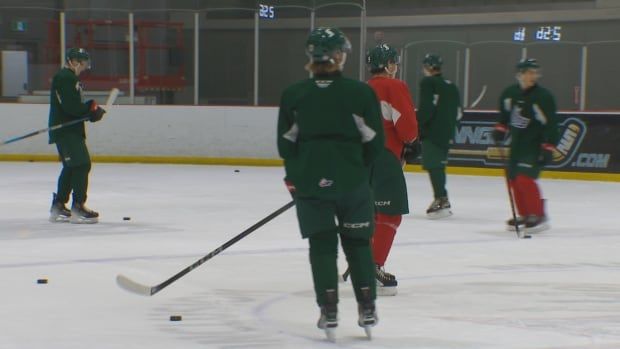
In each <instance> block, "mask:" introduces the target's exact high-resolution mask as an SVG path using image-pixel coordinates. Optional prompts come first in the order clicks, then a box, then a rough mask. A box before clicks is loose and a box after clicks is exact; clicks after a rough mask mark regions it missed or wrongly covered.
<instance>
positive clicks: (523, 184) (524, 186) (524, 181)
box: [510, 175, 545, 217]
mask: <svg viewBox="0 0 620 349" xmlns="http://www.w3.org/2000/svg"><path fill="white" fill-rule="evenodd" d="M510 186H511V187H512V191H513V194H514V197H515V204H516V205H517V210H518V211H519V215H520V216H528V215H536V216H539V217H542V216H544V215H545V212H544V208H543V201H542V198H541V196H540V190H539V189H538V184H536V180H535V179H534V178H530V177H527V176H524V175H517V176H516V177H515V178H514V179H513V180H511V181H510Z"/></svg>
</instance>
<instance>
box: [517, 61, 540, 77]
mask: <svg viewBox="0 0 620 349" xmlns="http://www.w3.org/2000/svg"><path fill="white" fill-rule="evenodd" d="M529 69H540V64H538V61H537V60H536V59H534V58H524V59H522V60H520V61H519V63H517V71H518V72H521V73H522V72H525V71H526V70H529Z"/></svg>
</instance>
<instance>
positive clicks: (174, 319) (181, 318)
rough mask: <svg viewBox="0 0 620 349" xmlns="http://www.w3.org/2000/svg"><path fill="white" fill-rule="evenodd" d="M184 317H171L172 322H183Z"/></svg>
mask: <svg viewBox="0 0 620 349" xmlns="http://www.w3.org/2000/svg"><path fill="white" fill-rule="evenodd" d="M181 320H183V317H182V316H181V315H170V321H181Z"/></svg>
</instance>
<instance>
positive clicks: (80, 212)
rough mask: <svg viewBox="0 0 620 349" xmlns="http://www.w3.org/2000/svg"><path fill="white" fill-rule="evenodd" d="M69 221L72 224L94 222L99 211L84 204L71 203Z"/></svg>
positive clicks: (97, 219) (97, 218)
mask: <svg viewBox="0 0 620 349" xmlns="http://www.w3.org/2000/svg"><path fill="white" fill-rule="evenodd" d="M70 221H71V223H73V224H94V223H97V222H99V213H97V212H95V211H93V210H91V209H89V208H88V207H86V206H84V204H75V203H74V204H73V205H72V206H71V220H70Z"/></svg>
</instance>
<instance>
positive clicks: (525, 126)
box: [499, 84, 560, 159]
mask: <svg viewBox="0 0 620 349" xmlns="http://www.w3.org/2000/svg"><path fill="white" fill-rule="evenodd" d="M499 104H500V105H499V110H500V119H499V123H501V124H503V125H505V126H507V127H509V129H510V136H511V158H513V159H518V158H522V157H532V158H533V157H536V156H538V154H539V153H540V146H541V144H543V143H549V144H553V145H557V144H558V141H559V139H560V134H559V130H558V122H557V116H556V105H555V99H554V98H553V95H552V94H551V92H550V91H549V90H547V89H546V88H544V87H542V86H539V85H534V86H533V87H531V88H529V89H527V90H522V89H521V87H520V86H519V84H514V85H511V86H509V87H508V88H506V89H505V90H504V92H503V93H502V95H501V97H500V101H499Z"/></svg>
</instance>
